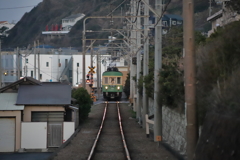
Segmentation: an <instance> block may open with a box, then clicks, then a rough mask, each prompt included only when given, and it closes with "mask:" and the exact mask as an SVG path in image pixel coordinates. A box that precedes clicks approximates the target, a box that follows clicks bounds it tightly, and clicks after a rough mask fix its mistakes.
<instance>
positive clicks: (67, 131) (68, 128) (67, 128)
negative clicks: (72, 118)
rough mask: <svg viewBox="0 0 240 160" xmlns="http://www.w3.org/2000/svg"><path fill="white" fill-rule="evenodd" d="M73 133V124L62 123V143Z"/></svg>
mask: <svg viewBox="0 0 240 160" xmlns="http://www.w3.org/2000/svg"><path fill="white" fill-rule="evenodd" d="M74 131H75V123H74V122H63V143H64V142H66V141H67V140H68V139H69V138H70V137H71V135H72V134H73V133H74Z"/></svg>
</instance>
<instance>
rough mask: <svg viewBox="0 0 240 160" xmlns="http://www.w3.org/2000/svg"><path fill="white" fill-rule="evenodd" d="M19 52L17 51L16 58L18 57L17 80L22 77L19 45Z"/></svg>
mask: <svg viewBox="0 0 240 160" xmlns="http://www.w3.org/2000/svg"><path fill="white" fill-rule="evenodd" d="M16 52H17V53H16V58H17V64H16V66H17V80H19V79H20V58H19V56H20V55H19V48H18V47H17V51H16Z"/></svg>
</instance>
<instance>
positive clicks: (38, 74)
mask: <svg viewBox="0 0 240 160" xmlns="http://www.w3.org/2000/svg"><path fill="white" fill-rule="evenodd" d="M58 68H59V67H58ZM40 78H41V77H40V48H39V40H38V80H39V81H40Z"/></svg>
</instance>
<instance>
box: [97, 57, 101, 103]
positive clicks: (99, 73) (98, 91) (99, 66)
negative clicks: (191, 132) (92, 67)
mask: <svg viewBox="0 0 240 160" xmlns="http://www.w3.org/2000/svg"><path fill="white" fill-rule="evenodd" d="M100 86H101V59H100V60H99V52H97V95H98V96H97V97H98V100H99V98H100V94H101V93H100Z"/></svg>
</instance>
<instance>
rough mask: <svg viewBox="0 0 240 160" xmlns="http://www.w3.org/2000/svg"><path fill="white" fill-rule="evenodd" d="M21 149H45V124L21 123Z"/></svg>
mask: <svg viewBox="0 0 240 160" xmlns="http://www.w3.org/2000/svg"><path fill="white" fill-rule="evenodd" d="M21 148H25V149H45V148H47V122H22V133H21Z"/></svg>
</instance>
